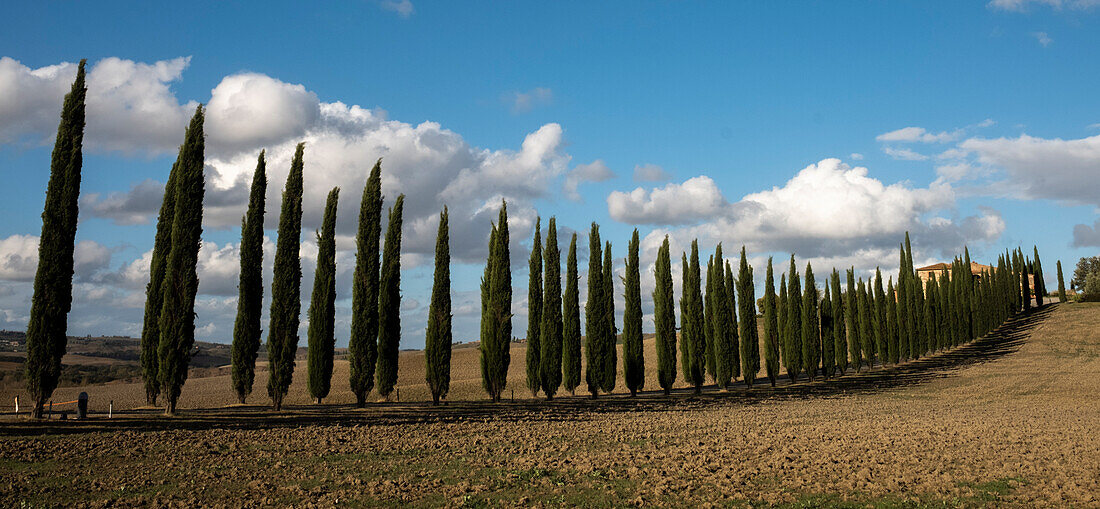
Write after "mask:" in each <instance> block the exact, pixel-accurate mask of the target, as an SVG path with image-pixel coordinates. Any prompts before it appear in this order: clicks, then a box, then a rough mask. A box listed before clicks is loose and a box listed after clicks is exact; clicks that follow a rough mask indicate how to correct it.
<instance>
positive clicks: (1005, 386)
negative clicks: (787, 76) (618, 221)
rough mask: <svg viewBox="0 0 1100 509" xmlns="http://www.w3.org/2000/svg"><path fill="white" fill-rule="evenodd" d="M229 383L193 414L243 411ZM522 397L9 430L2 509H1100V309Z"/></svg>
mask: <svg viewBox="0 0 1100 509" xmlns="http://www.w3.org/2000/svg"><path fill="white" fill-rule="evenodd" d="M650 352H651V350H650ZM463 353H465V352H463ZM457 355H459V354H458V351H456V358H457ZM474 355H476V353H475V354H474ZM512 359H513V365H517V364H518V365H520V366H519V369H522V359H523V356H522V353H520V354H519V355H517V352H516V349H513V354H512ZM647 361H648V362H649V363H650V364H653V363H654V357H653V356H652V355H650V356H648V357H647ZM475 362H476V358H475ZM402 369H405V365H404V363H403V365H402ZM456 369H458V368H456ZM464 369H467V368H464ZM468 369H473V370H476V363H475V364H474V365H473V366H472V367H471V368H468ZM421 373H422V371H421ZM517 373H518V371H517ZM298 374H299V376H298V377H297V378H301V376H300V375H301V373H298ZM345 376H346V375H345ZM421 376H422V375H421ZM217 378H218V377H213V378H210V379H199V380H193V381H190V382H188V384H187V386H186V387H185V388H184V394H185V396H184V398H185V400H186V401H191V402H192V403H191V405H192V406H201V405H196V404H195V403H196V402H200V401H201V402H208V401H210V402H212V403H209V404H208V405H207V406H213V405H216V404H225V403H229V402H231V396H230V395H229V394H228V392H229V391H228V384H227V382H226V381H224V380H222V381H221V382H204V380H217ZM260 378H266V377H263V376H261V377H260ZM456 378H461V377H456ZM416 382H417V380H403V381H402V382H401V383H402V384H406V383H407V384H409V385H408V388H406V389H405V390H404V391H403V396H404V395H405V394H409V395H410V397H412V396H413V394H414V392H415V390H416V389H414V387H415V385H414V384H416ZM204 383H210V384H211V387H210V388H207V389H203V387H204ZM467 383H472V384H474V385H473V386H472V387H465V386H464V385H463V384H467ZM215 384H216V385H217V386H216V387H215V386H214V385H215ZM333 385H334V387H335V388H337V389H341V388H342V387H343V386H344V385H346V381H345V379H341V378H340V374H339V372H338V373H337V375H336V377H335V378H334V384H333ZM456 385H457V387H456V392H457V393H465V391H470V394H471V396H470V398H473V397H474V394H475V392H476V389H477V385H476V381H473V382H465V381H459V383H457V384H456ZM511 385H512V386H515V387H516V396H517V400H516V401H514V402H505V403H501V404H496V405H494V404H492V403H488V402H484V401H476V400H467V401H462V400H453V401H451V402H450V403H449V404H448V405H446V406H444V407H439V408H433V407H431V406H430V405H426V404H424V403H422V402H412V403H409V402H403V403H396V402H395V403H379V404H371V405H369V407H368V408H367V409H363V410H360V409H356V408H354V407H353V406H349V405H344V404H336V405H322V406H314V405H305V404H303V405H301V406H296V407H293V408H291V409H290V411H288V412H284V413H282V414H272V413H270V412H268V411H267V410H266V409H265V408H263V407H259V406H247V407H229V408H212V409H206V410H198V409H196V410H188V411H184V413H183V415H182V416H180V417H176V418H171V419H167V418H163V417H158V416H156V415H155V411H130V412H126V413H125V414H124V415H122V416H119V415H117V414H116V416H115V418H114V419H111V420H107V419H104V418H101V417H99V416H94V417H95V418H93V419H91V420H88V421H84V422H76V421H65V422H61V421H50V422H48V423H34V422H27V421H22V420H14V419H12V418H11V417H10V416H9V417H6V418H0V495H2V497H0V500H2V501H3V502H2V503H0V505H4V506H9V505H10V506H18V505H20V504H22V503H26V504H28V505H31V506H39V505H47V506H52V505H79V504H81V503H87V505H91V506H107V505H110V506H135V505H148V504H155V505H169V504H171V505H178V506H195V505H219V506H221V505H229V506H238V505H244V506H257V505H284V504H294V505H317V506H334V505H367V506H392V505H412V506H428V505H432V506H435V505H448V506H462V505H474V506H484V505H490V506H496V505H552V506H556V505H585V506H612V505H614V506H621V505H629V504H646V505H674V506H699V505H705V504H708V503H709V504H714V505H721V506H761V505H763V506H768V505H780V506H783V505H788V504H789V505H791V506H795V507H817V506H826V507H833V506H836V507H847V506H855V507H864V506H869V505H870V506H887V507H893V506H897V507H924V506H929V507H931V506H935V507H956V506H959V507H980V506H986V505H990V506H1018V507H1033V506H1075V507H1100V399H1098V397H1097V396H1098V395H1100V304H1070V305H1056V306H1048V307H1046V308H1044V309H1043V310H1040V311H1037V312H1034V313H1032V314H1031V315H1029V316H1027V317H1025V318H1022V319H1018V320H1016V321H1013V322H1010V323H1009V324H1007V325H1006V326H1005V327H1003V328H1002V330H1001V331H999V332H998V333H997V334H995V335H994V336H993V337H990V338H986V339H983V340H980V341H977V342H975V343H973V344H970V345H967V346H964V347H961V348H958V349H955V350H954V351H951V352H946V353H943V354H940V355H937V356H933V357H930V358H924V359H921V360H918V361H914V362H910V363H907V364H903V365H901V366H897V367H890V368H887V369H881V368H877V367H876V369H875V370H874V371H872V372H870V373H862V374H859V375H854V374H851V373H849V374H848V375H845V376H844V377H842V378H840V379H834V380H831V381H825V382H815V383H812V384H811V383H807V382H805V381H800V382H799V383H796V384H793V385H792V384H787V383H785V382H784V383H782V384H780V386H779V387H778V388H775V389H772V388H766V387H763V386H757V387H755V388H753V389H751V390H748V391H746V390H745V389H744V388H743V387H740V386H739V387H738V388H736V389H735V390H733V391H731V392H730V393H718V392H716V391H714V389H713V388H711V389H710V390H709V392H707V393H704V394H703V396H701V397H695V396H691V395H690V394H687V393H680V394H675V395H673V396H672V397H665V396H663V395H660V394H659V393H652V392H647V393H645V394H643V395H640V396H639V397H637V398H630V397H629V396H625V395H613V396H610V397H607V396H604V397H601V398H600V400H598V401H594V402H593V401H590V400H588V399H585V398H582V397H580V396H577V397H572V398H570V397H566V398H560V399H555V400H554V401H553V402H552V403H546V402H542V401H534V400H531V399H528V397H527V396H529V392H527V391H526V389H523V390H522V395H523V397H522V398H520V395H521V390H520V387H522V382H521V381H520V379H519V377H516V378H514V379H513V380H512V382H511ZM419 386H420V387H422V386H423V384H422V383H421V384H419ZM105 387H115V386H105ZM117 387H118V388H117V389H115V388H112V389H111V390H112V391H114V390H117V391H119V392H118V393H117V394H113V393H112V394H111V395H109V396H108V397H112V398H114V399H115V402H116V408H130V406H122V404H121V403H120V401H125V400H126V396H125V395H124V391H125V390H127V389H126V387H127V386H125V385H123V386H117ZM647 387H648V388H655V387H656V383H655V382H653V380H652V378H651V379H650V380H648V381H647ZM93 389H95V388H93ZM132 389H133V388H131V389H129V390H131V391H132ZM207 390H208V391H212V392H211V393H210V394H209V396H207V395H204V394H205V393H204V392H202V391H207ZM262 391H263V382H261V381H260V380H257V392H259V393H261V394H255V395H253V397H252V399H254V400H260V399H261V398H260V396H262ZM89 392H91V393H93V394H94V391H93V390H89ZM189 393H190V396H189V395H188V394H189ZM196 394H200V395H196ZM456 395H457V394H456ZM56 397H58V398H63V397H65V395H59V396H56ZM93 397H96V396H94V395H93ZM188 398H189V399H188ZM207 398H209V399H207ZM334 399H335V400H336V402H337V403H339V402H340V401H341V400H342V399H343V398H342V397H341V396H340V394H336V395H334ZM406 399H407V398H406ZM222 400H226V401H222ZM213 402H216V403H213Z"/></svg>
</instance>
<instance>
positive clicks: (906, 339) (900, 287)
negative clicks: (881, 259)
mask: <svg viewBox="0 0 1100 509" xmlns="http://www.w3.org/2000/svg"><path fill="white" fill-rule="evenodd" d="M905 238H906V240H908V238H909V233H908V232H906V233H905ZM899 251H900V253H901V254H900V257H901V263H900V265H898V267H899V269H898V284H897V287H896V288H895V289H896V291H897V293H896V295H894V296H893V297H892V298H895V299H896V300H897V307H898V314H897V316H896V317H895V318H896V319H897V328H898V330H897V336H898V357H899V358H900V359H903V360H904V359H908V358H909V357H910V354H911V352H910V348H909V346H910V340H911V338H912V335H911V334H910V332H911V331H912V328H911V327H912V323H911V322H910V316H909V298H910V294H909V284H908V281H909V280H908V278H907V277H906V276H907V272H908V269H907V268H906V263H905V259H906V257H905V244H902V245H901V248H900V249H899Z"/></svg>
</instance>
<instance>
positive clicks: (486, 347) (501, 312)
mask: <svg viewBox="0 0 1100 509" xmlns="http://www.w3.org/2000/svg"><path fill="white" fill-rule="evenodd" d="M509 239H510V236H509V234H508V204H507V203H505V202H503V201H502V202H501V205H500V214H499V216H498V217H497V224H496V225H494V226H493V230H492V233H490V235H489V262H488V263H487V264H486V266H485V277H484V278H483V279H482V288H481V309H482V312H481V378H482V385H483V386H484V387H485V391H486V392H488V393H489V398H491V399H492V400H493V401H500V398H501V395H502V394H504V388H505V387H506V386H507V385H508V364H510V363H511V360H512V357H511V344H512V261H511V260H512V257H511V254H510V250H509V247H508V243H509V242H510V240H509Z"/></svg>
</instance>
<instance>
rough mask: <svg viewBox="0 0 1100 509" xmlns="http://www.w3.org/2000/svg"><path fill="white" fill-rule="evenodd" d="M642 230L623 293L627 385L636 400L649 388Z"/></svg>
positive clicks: (630, 253)
mask: <svg viewBox="0 0 1100 509" xmlns="http://www.w3.org/2000/svg"><path fill="white" fill-rule="evenodd" d="M638 264H639V262H638V229H637V228H635V229H634V235H633V236H631V237H630V245H629V246H627V256H626V277H625V278H624V279H623V287H624V289H623V292H624V297H625V299H626V304H625V307H624V308H623V381H624V382H625V383H626V388H627V389H629V390H630V395H631V396H634V395H635V394H637V393H638V391H639V390H641V389H642V387H643V386H644V385H645V358H644V357H643V355H642V352H643V349H642V289H641V272H640V269H639V267H638Z"/></svg>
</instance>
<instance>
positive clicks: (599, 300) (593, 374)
mask: <svg viewBox="0 0 1100 509" xmlns="http://www.w3.org/2000/svg"><path fill="white" fill-rule="evenodd" d="M603 292H604V284H603V244H602V243H601V242H600V227H599V226H597V225H596V223H592V230H591V231H590V232H589V234H588V301H587V302H586V303H585V305H584V353H585V370H584V379H585V382H587V383H588V392H589V394H591V395H592V397H593V398H595V397H596V396H597V395H598V394H599V391H600V386H601V384H602V383H603V371H602V370H603V366H604V363H605V362H604V356H605V355H606V351H605V350H606V349H605V348H604V346H603V344H602V343H603V340H604V337H605V336H606V334H605V333H604V328H606V327H607V320H606V319H605V318H604V306H605V305H606V303H607V299H605V298H604V297H603Z"/></svg>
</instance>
